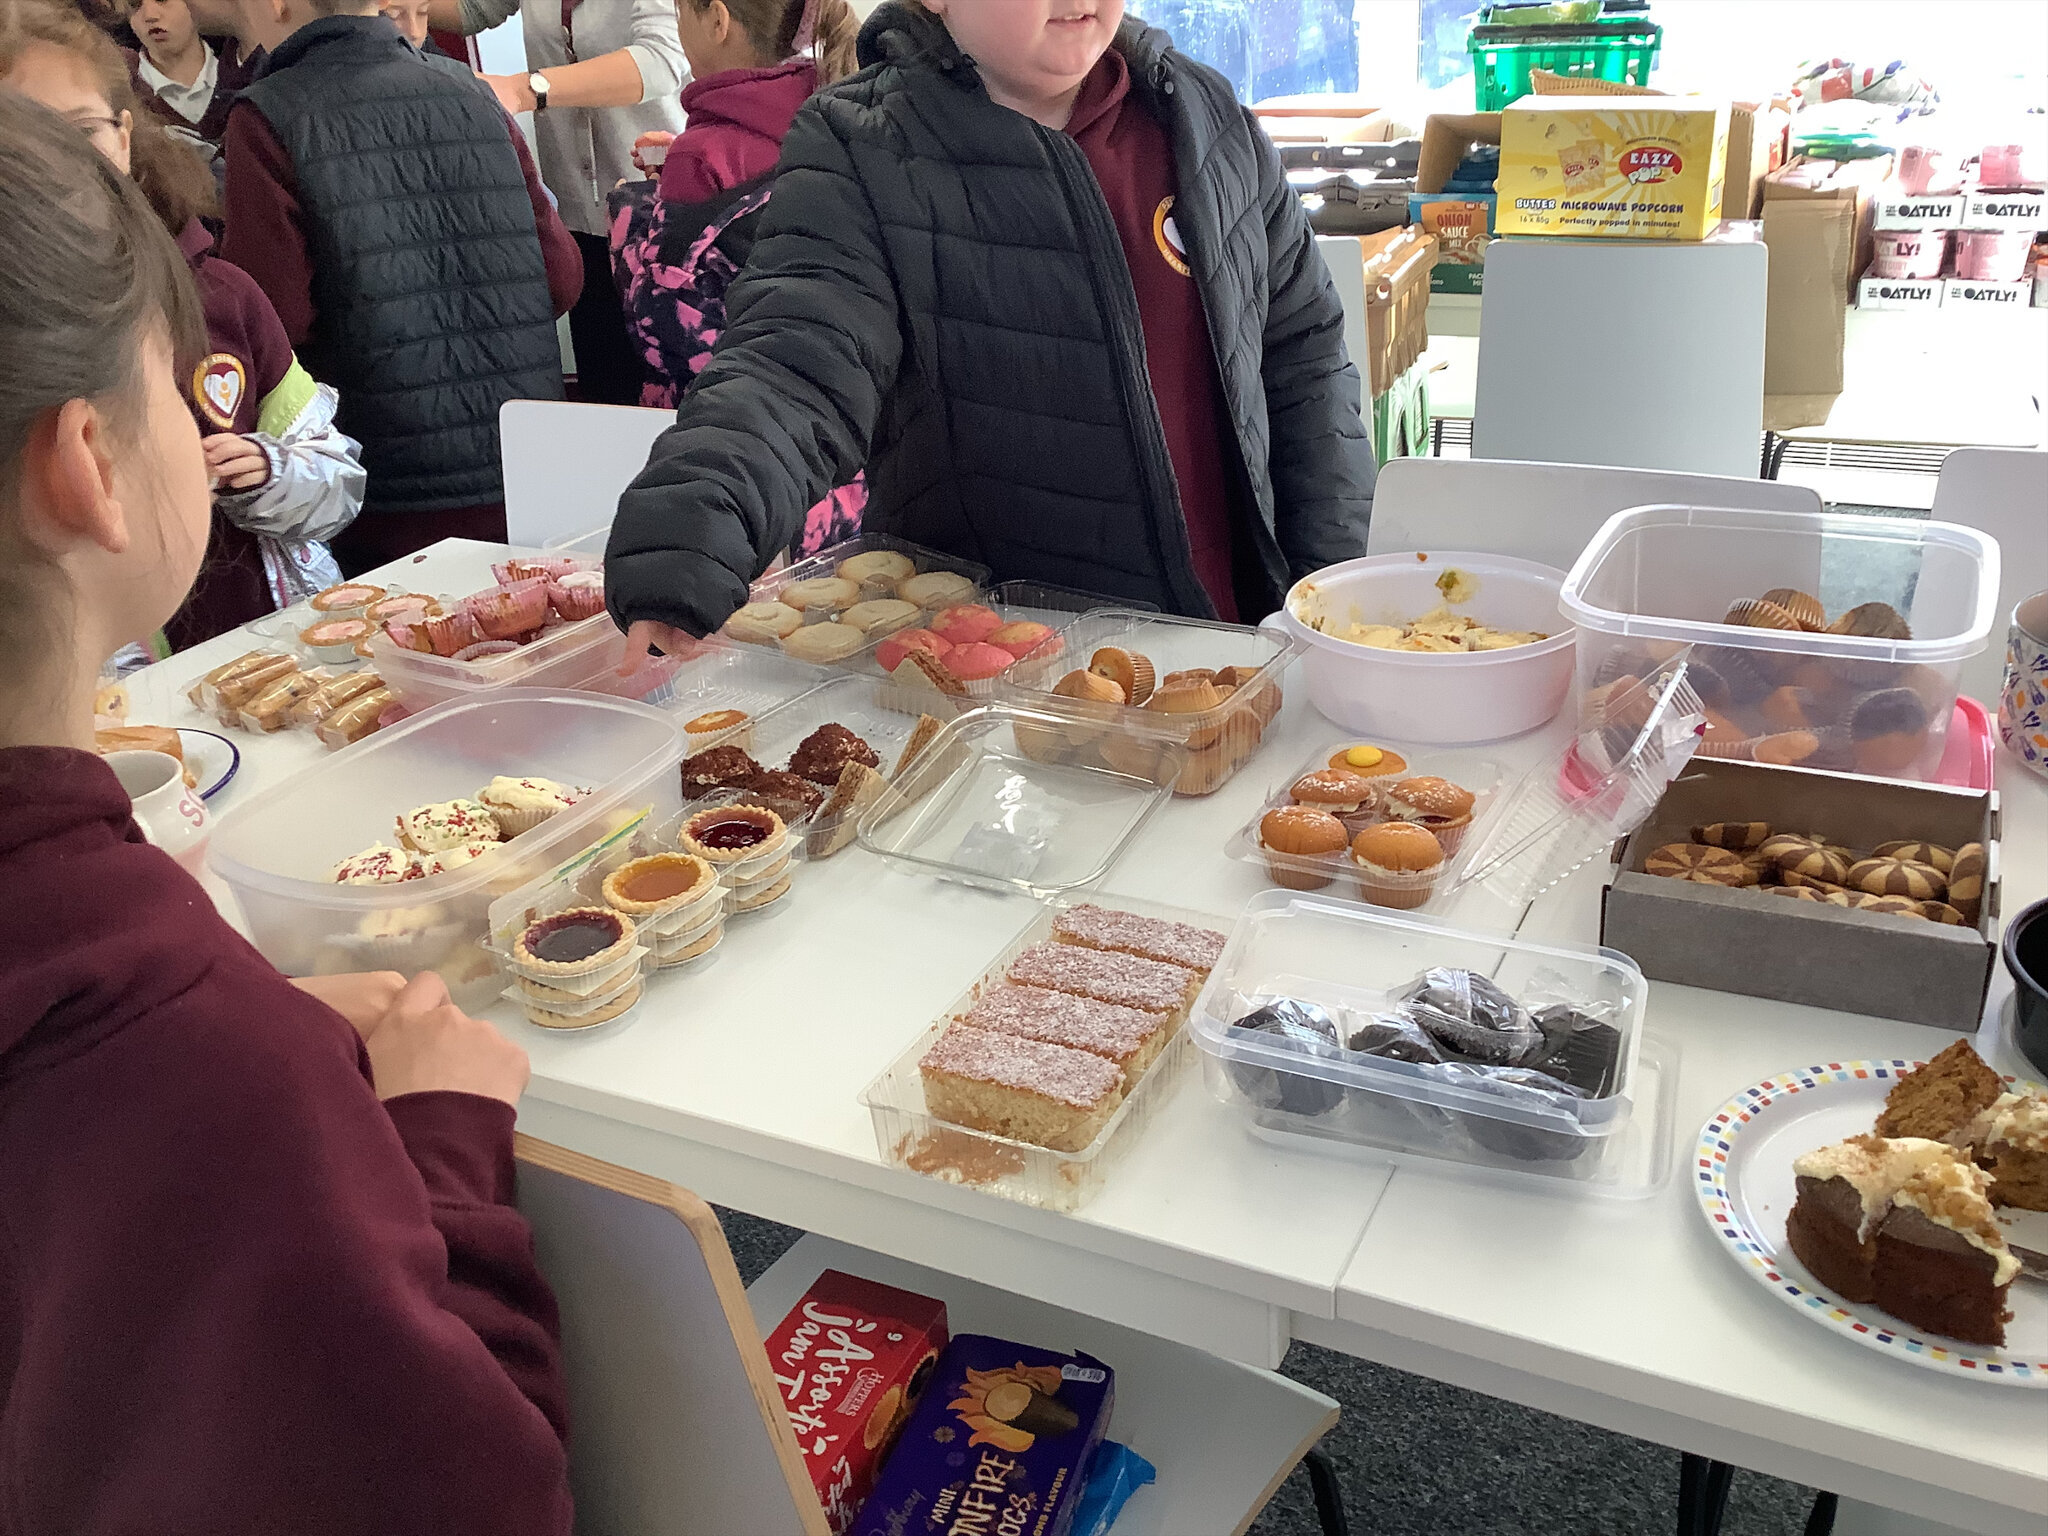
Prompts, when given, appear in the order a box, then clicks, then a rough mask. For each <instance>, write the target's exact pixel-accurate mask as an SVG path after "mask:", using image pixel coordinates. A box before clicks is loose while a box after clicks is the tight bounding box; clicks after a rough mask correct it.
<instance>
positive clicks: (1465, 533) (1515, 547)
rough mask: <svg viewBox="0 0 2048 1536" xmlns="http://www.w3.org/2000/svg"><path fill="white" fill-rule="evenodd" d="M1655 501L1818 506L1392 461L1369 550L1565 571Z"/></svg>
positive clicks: (1732, 493)
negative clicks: (1618, 518)
mask: <svg viewBox="0 0 2048 1536" xmlns="http://www.w3.org/2000/svg"><path fill="white" fill-rule="evenodd" d="M1488 259H1489V260H1491V259H1492V258H1491V256H1489V257H1488ZM1660 502H1672V503H1676V504H1678V505H1681V506H1702V507H1745V508H1751V507H1753V508H1759V509H1761V510H1763V511H1767V512H1818V511H1820V509H1821V502H1820V494H1819V493H1818V492H1817V491H1815V490H1813V489H1812V488H1811V487H1809V486H1804V485H1792V484H1790V483H1788V482H1786V481H1782V480H1755V479H1748V480H1745V479H1737V478H1736V477H1734V476H1732V475H1686V474H1678V473H1675V472H1672V471H1668V470H1656V469H1609V468H1605V467H1602V466H1600V465H1595V464H1528V463H1521V462H1517V461H1515V460H1511V459H1395V460H1393V461H1392V462H1391V463H1389V464H1387V465H1386V466H1385V467H1384V468H1383V469H1381V470H1380V477H1379V486H1378V489H1377V490H1375V491H1374V493H1373V501H1372V528H1371V531H1370V532H1369V533H1368V534H1367V535H1366V552H1367V553H1368V554H1374V555H1385V554H1399V553H1403V552H1405V551H1408V550H1416V549H1465V550H1483V551H1485V552H1486V553H1488V554H1495V555H1512V556H1514V557H1515V558H1516V559H1518V560H1534V561H1537V562H1538V563H1539V564H1542V565H1553V566H1556V567H1557V568H1558V569H1559V570H1561V571H1568V570H1570V569H1571V567H1572V562H1573V561H1574V560H1576V559H1578V557H1579V552H1580V551H1581V550H1583V549H1584V548H1585V547H1586V546H1587V545H1588V544H1590V543H1591V542H1592V540H1593V535H1594V534H1595V533H1597V532H1599V531H1600V525H1601V524H1602V523H1604V522H1606V521H1607V519H1608V518H1610V517H1612V516H1613V515H1614V514H1615V513H1617V512H1620V511H1623V510H1625V509H1626V508H1629V507H1644V506H1653V505H1656V504H1658V503H1660Z"/></svg>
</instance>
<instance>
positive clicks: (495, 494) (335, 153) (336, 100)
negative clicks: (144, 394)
mask: <svg viewBox="0 0 2048 1536" xmlns="http://www.w3.org/2000/svg"><path fill="white" fill-rule="evenodd" d="M242 99H243V100H244V101H247V102H249V103H251V104H252V105H253V106H254V107H255V108H256V110H257V111H259V112H261V113H262V114H263V116H264V117H265V119H267V120H268V122H269V123H270V126H271V128H272V130H273V131H275V133H276V134H277V139H278V142H279V143H280V144H282V145H283V146H284V149H285V151H286V153H288V154H289V155H290V156H291V161H292V168H293V170H294V171H295V172H296V174H297V176H298V197H299V205H300V207H301V209H302V211H303V216H304V219H305V224H306V248H307V252H308V254H309V256H310V257H311V259H312V264H313V304H314V310H315V314H316V317H317V318H316V319H315V321H314V325H313V333H312V334H311V335H310V336H308V337H307V338H306V341H305V344H304V345H303V346H301V347H300V349H299V352H300V355H301V357H303V358H304V360H305V364H306V367H307V368H308V369H309V370H310V371H311V372H312V373H313V375H314V376H315V377H316V378H318V379H320V380H321V381H322V382H324V383H329V384H332V385H334V386H335V387H336V389H338V390H339V391H340V394H341V409H340V413H339V415H337V417H336V418H335V424H336V425H337V426H339V427H340V428H341V430H342V431H344V432H346V433H348V435H349V436H351V437H353V438H355V439H357V440H358V441H360V442H361V443H362V445H363V467H364V468H365V469H367V470H368V471H369V472H370V479H369V489H368V491H367V493H366V496H365V500H364V504H363V511H364V513H365V515H368V516H372V517H374V516H376V515H378V514H380V513H403V512H431V511H437V510H442V509H446V508H451V507H470V506H478V505H481V504H484V503H488V502H494V501H499V500H502V499H503V497H504V494H505V490H504V476H503V471H502V469H501V467H500V459H499V448H498V407H499V406H501V405H503V404H504V403H505V402H506V401H507V400H559V399H561V398H562V353H561V346H560V343H559V342H557V341H556V339H555V314H554V306H553V304H552V303H551V302H550V300H549V297H548V273H547V263H546V261H545V260H544V259H543V258H542V256H541V249H540V238H539V235H538V234H537V232H536V231H535V229H534V225H533V203H532V202H531V200H530V199H529V198H528V196H527V192H526V180H525V177H524V176H523V175H522V174H521V172H520V169H519V156H518V153H517V151H515V150H514V149H513V147H512V138H511V135H512V134H513V133H516V132H518V130H517V129H516V128H513V127H511V125H510V124H508V123H507V121H506V119H505V114H504V113H503V112H502V111H501V110H499V107H498V104H497V102H496V101H494V100H492V98H491V94H490V92H489V91H488V90H485V89H482V88H481V87H480V86H479V85H478V83H477V79H476V76H475V75H473V74H472V73H471V72H470V71H469V70H467V69H464V68H463V67H462V66H460V65H458V64H455V63H453V62H452V61H450V60H447V59H435V58H422V57H421V56H420V55H418V54H416V53H414V52H413V51H412V49H411V47H409V46H408V45H407V43H406V41H405V39H404V38H402V37H400V36H399V35H398V32H397V30H396V29H395V28H394V27H393V26H392V25H391V23H390V22H388V21H386V20H384V19H383V18H382V17H379V16H323V17H321V18H320V19H319V20H317V21H314V22H310V23H308V24H307V25H306V26H303V27H301V28H300V29H299V30H298V31H296V32H294V33H293V34H292V35H291V36H290V37H289V38H287V39H286V40H285V41H284V42H282V43H280V44H279V45H278V46H277V48H276V49H275V50H273V51H272V53H271V55H270V60H269V62H268V63H267V64H266V65H265V66H264V72H263V75H262V77H261V78H260V79H258V80H257V81H256V82H255V84H253V85H251V86H249V87H248V88H247V89H246V90H245V91H243V93H242Z"/></svg>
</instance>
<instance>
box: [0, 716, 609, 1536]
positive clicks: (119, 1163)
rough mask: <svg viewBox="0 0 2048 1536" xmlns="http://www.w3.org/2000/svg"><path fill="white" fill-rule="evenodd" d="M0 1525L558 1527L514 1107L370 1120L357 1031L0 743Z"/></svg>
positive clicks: (63, 772)
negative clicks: (515, 1201)
mask: <svg viewBox="0 0 2048 1536" xmlns="http://www.w3.org/2000/svg"><path fill="white" fill-rule="evenodd" d="M0 889H4V890H6V891H7V892H8V893H9V896H10V901H9V911H8V920H7V922H6V923H5V924H4V925H0V1533H5V1536H116V1533H119V1536H130V1533H138V1532H145V1531H146V1532H149V1533H150V1536H225V1533H228V1532H234V1533H247V1536H256V1533H263V1536H272V1533H276V1536H286V1533H289V1536H330V1533H331V1536H344V1533H346V1536H370V1533H375V1536H538V1533H543V1532H544V1533H549V1536H567V1533H568V1532H569V1530H570V1526H571V1520H570V1509H569V1493H568V1482H567V1462H566V1457H565V1454H564V1451H563V1444H562V1436H563V1433H564V1424H563V1417H564V1415H563V1387H562V1378H561V1370H560V1362H559V1358H558V1348H557V1325H556V1316H555V1305H554V1298H553V1296H552V1294H551V1293H550V1292H549V1290H548V1288H547V1285H546V1282H544V1281H543V1280H542V1279H541V1277H540V1274H539V1272H538V1271H537V1270H536V1268H535V1266H534V1256H533V1239H532V1234H531V1233H530V1232H529V1230H528V1229H527V1226H526V1223H525V1221H524V1220H523V1219H522V1218H521V1217H520V1216H519V1214H518V1212H517V1211H515V1210H514V1209H513V1208H512V1207H511V1205H510V1203H509V1202H510V1199H511V1195H512V1178H513V1164H512V1118H513V1116H512V1110H511V1109H510V1108H509V1107H508V1106H506V1105H504V1104H502V1103H499V1102H498V1101H497V1100H494V1099H486V1098H480V1097H477V1096H474V1095H470V1094H460V1093H421V1094H410V1095H407V1096H405V1097H402V1098H398V1099H394V1100H392V1101H391V1102H390V1103H389V1104H380V1103H379V1102H378V1101H377V1097H376V1094H375V1092H374V1090H373V1088H372V1086H371V1082H370V1072H369V1066H368V1061H367V1058H366V1056H365V1054H364V1052H363V1049H362V1046H361V1044H360V1043H359V1042H358V1041H357V1039H356V1036H355V1031H354V1030H353V1029H351V1028H350V1027H349V1025H348V1024H347V1022H346V1021H345V1020H343V1019H342V1018H341V1017H340V1016H339V1015H338V1014H336V1013H334V1012H333V1011H332V1010H330V1009H328V1008H327V1007H325V1006H324V1005H322V1004H320V1003H318V1002H315V1001H314V1000H313V999H312V998H310V997H308V996H306V994H304V993H302V992H300V991H299V990H298V989H297V988H295V987H293V986H291V985H290V984H289V983H288V982H286V981H285V979H284V978H283V977H282V976H280V975H279V974H278V973H277V972H276V970H274V969H273V968H272V967H271V966H270V965H268V964H267V963H266V962H265V961H264V960H263V958H262V957H261V956H260V955H258V954H257V953H256V952H255V950H253V949H252V948H250V947H249V945H248V944H246V943H244V942H243V941H242V940H241V939H240V938H239V937H238V936H237V935H236V934H235V933H234V932H233V930H231V929H230V928H229V927H228V926H227V925H226V924H225V923H223V922H222V921H221V919H220V917H219V916H218V915H217V914H216V913H215V911H214V909H213V906H212V903H211V902H210V901H209V900H208V899H207V897H206V895H205V893H204V892H203V891H202V890H201V889H200V888H199V886H198V885H197V884H196V883H195V882H194V881H193V880H192V879H191V878H190V877H189V876H188V875H186V874H185V873H184V871H182V870H181V869H179V868H178V866H177V865H176V864H174V863H173V862H172V861H171V860H170V859H169V858H168V857H167V856H166V855H164V854H163V853H161V852H160V851H158V850H157V849H155V848H152V847H150V846H149V845H148V844H147V843H145V842H144V841H143V840H142V836H141V834H140V833H139V832H138V831H137V830H136V829H135V826H134V824H133V822H132V821H131V820H130V819H129V814H128V802H127V797H126V796H125V795H124V794H123V793H122V791H121V788H120V786H119V784H118V783H116V781H115V779H114V776H113V773H112V772H111V771H110V770H109V769H108V768H107V766H106V765H105V764H104V763H103V762H101V761H100V760H99V759H97V758H95V757H93V756H91V755H90V754H87V753H83V752H74V751H67V750H63V749H59V748H46V747H16V748H10V749H5V750H0Z"/></svg>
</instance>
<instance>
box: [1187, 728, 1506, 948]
mask: <svg viewBox="0 0 2048 1536" xmlns="http://www.w3.org/2000/svg"><path fill="white" fill-rule="evenodd" d="M1350 745H1352V743H1351V742H1350V741H1348V740H1345V739H1342V738H1339V739H1337V740H1333V741H1331V742H1330V743H1328V744H1327V745H1326V746H1324V747H1322V748H1321V749H1319V750H1318V751H1316V752H1313V753H1311V754H1310V755H1309V756H1308V757H1307V758H1306V759H1304V760H1303V762H1302V763H1301V765H1300V766H1299V767H1298V768H1296V769H1295V771H1294V772H1292V773H1290V774H1288V775H1287V776H1286V777H1285V778H1283V779H1280V780H1278V781H1276V782H1275V783H1274V785H1273V789H1272V792H1271V793H1270V794H1268V795H1267V797H1266V799H1265V800H1264V802H1262V803H1261V804H1260V806H1259V808H1258V810H1257V811H1256V812H1254V813H1253V815H1252V816H1251V818H1250V819H1249V820H1248V821H1246V822H1245V824H1244V825H1243V826H1241V827H1239V828H1238V829H1237V831H1235V832H1234V833H1232V834H1231V836H1230V840H1229V841H1228V842H1227V843H1225V844H1224V845H1223V851H1224V853H1226V854H1227V855H1229V856H1230V857H1231V858H1233V859H1237V860H1239V861H1241V862H1243V863H1246V864H1256V865H1258V866H1259V867H1260V868H1261V869H1263V870H1265V871H1266V878H1267V879H1269V880H1271V881H1272V882H1273V883H1274V884H1275V885H1283V886H1286V887H1288V888H1289V889H1291V890H1324V889H1327V890H1329V891H1330V892H1331V893H1332V894H1336V895H1343V896H1356V897H1360V898H1361V899H1363V900H1366V901H1371V902H1374V903H1375V904H1376V905H1382V906H1391V907H1400V908H1402V909H1403V910H1414V909H1418V908H1435V907H1440V906H1442V905H1444V904H1445V901H1446V898H1447V897H1448V895H1449V893H1450V892H1451V891H1452V889H1453V888H1454V886H1455V884H1456V878H1457V876H1458V874H1459V872H1460V871H1461V870H1463V869H1464V868H1465V865H1466V862H1467V860H1468V859H1469V857H1470V855H1471V853H1472V851H1473V849H1474V848H1476V847H1477V846H1478V845H1479V843H1480V842H1481V841H1482V840H1483V839H1485V838H1486V837H1487V835H1488V834H1489V832H1490V830H1491V827H1492V824H1493V812H1494V809H1495V807H1496V806H1497V805H1498V803H1499V801H1500V798H1501V792H1502V789H1503V787H1504V786H1505V785H1506V782H1507V772H1506V770H1505V769H1503V768H1502V767H1501V765H1500V764H1499V763H1497V762H1495V761H1494V760H1493V759H1492V758H1490V757H1487V756H1484V755H1482V754H1478V753H1473V752H1460V751H1458V750H1456V749H1455V748H1436V747H1432V748H1426V749H1423V750H1421V751H1418V752H1416V753H1415V754H1414V755H1413V756H1411V757H1408V758H1407V766H1406V767H1405V768H1404V769H1402V770H1401V771H1400V772H1399V773H1390V774H1382V775H1380V776H1379V777H1377V778H1374V779H1372V780H1371V782H1372V783H1373V784H1374V785H1375V786H1377V787H1378V788H1379V789H1380V790H1381V791H1385V790H1387V789H1389V788H1391V787H1392V786H1394V785H1395V784H1398V783H1400V782H1401V781H1402V780H1403V779H1409V778H1421V777H1425V776H1429V777H1435V778H1441V779H1448V780H1450V781H1451V782H1452V783H1453V784H1456V785H1458V786H1459V787H1460V788H1461V789H1468V790H1470V791H1471V792H1472V819H1471V820H1470V822H1468V823H1467V824H1466V825H1465V826H1464V827H1462V828H1459V829H1457V831H1456V833H1455V835H1453V836H1445V835H1441V834H1440V835H1439V836H1438V839H1437V840H1438V842H1439V843H1441V844H1443V845H1444V861H1443V863H1442V864H1440V865H1439V866H1438V867H1437V868H1435V869H1433V870H1429V871H1427V872H1426V873H1422V874H1416V875H1408V876H1380V877H1376V878H1375V879H1374V881H1373V883H1372V885H1371V886H1370V887H1369V888H1368V887H1366V886H1364V885H1363V884H1362V882H1361V877H1360V874H1359V870H1358V866H1357V865H1356V864H1354V863H1353V862H1352V859H1351V855H1350V852H1349V851H1348V849H1339V850H1338V851H1336V852H1334V853H1330V854H1324V855H1305V854H1288V853H1275V852H1273V851H1271V850H1269V849H1267V848H1266V847H1265V846H1263V844H1262V843H1261V842H1260V839H1259V826H1260V823H1261V822H1262V821H1264V819H1265V816H1266V813H1267V812H1268V811H1271V810H1274V809H1275V808H1277V807H1280V806H1285V805H1292V804H1294V799H1293V796H1292V795H1290V794H1289V793H1288V791H1289V790H1290V789H1291V788H1292V787H1293V785H1294V784H1295V783H1296V782H1297V781H1298V780H1300V779H1301V778H1302V777H1303V776H1304V775H1306V774H1310V773H1315V772H1318V771H1320V770H1322V769H1325V768H1328V767H1329V766H1330V760H1331V758H1333V757H1335V756H1337V755H1338V754H1340V753H1342V752H1343V751H1344V750H1345V749H1346V748H1347V747H1348V746H1350ZM1384 750H1387V751H1392V750H1394V749H1393V748H1392V747H1386V748H1384ZM1340 819H1344V820H1345V821H1346V830H1348V831H1349V832H1350V833H1351V835H1352V836H1353V837H1356V836H1357V835H1358V833H1359V832H1361V831H1363V830H1364V829H1365V828H1366V827H1368V826H1372V825H1375V824H1377V823H1379V822H1383V821H1395V820H1399V818H1398V817H1395V816H1393V815H1391V814H1389V813H1388V812H1386V811H1385V809H1384V808H1380V809H1375V810H1372V811H1369V812H1366V813H1362V814H1359V815H1355V816H1352V817H1350V818H1348V819H1346V818H1340Z"/></svg>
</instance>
